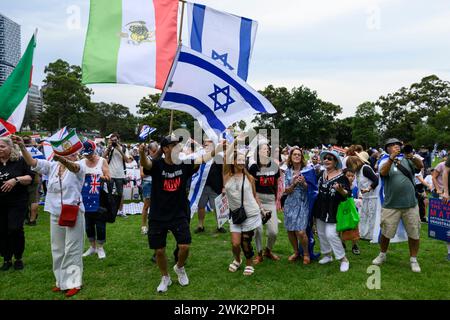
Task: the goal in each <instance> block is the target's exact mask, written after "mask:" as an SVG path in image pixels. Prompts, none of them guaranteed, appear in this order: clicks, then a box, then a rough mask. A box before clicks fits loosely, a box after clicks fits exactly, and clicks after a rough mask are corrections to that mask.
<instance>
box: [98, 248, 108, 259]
mask: <svg viewBox="0 0 450 320" xmlns="http://www.w3.org/2000/svg"><path fill="white" fill-rule="evenodd" d="M97 255H98V258H99V259H105V258H106V253H105V249H103V248H98V249H97Z"/></svg>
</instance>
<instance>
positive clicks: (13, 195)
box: [0, 158, 35, 202]
mask: <svg viewBox="0 0 450 320" xmlns="http://www.w3.org/2000/svg"><path fill="white" fill-rule="evenodd" d="M26 175H29V176H31V179H34V175H35V174H34V172H33V171H31V168H30V166H29V165H27V163H26V162H25V160H24V159H23V158H20V159H19V160H17V161H10V160H8V161H7V162H6V165H3V164H0V187H1V186H2V185H3V183H5V182H6V181H8V180H10V179H13V178H16V177H22V176H26ZM27 190H28V188H27V186H24V185H22V184H20V183H18V184H16V185H15V186H14V188H12V189H11V191H10V192H3V191H1V189H0V199H1V201H2V202H3V201H7V202H16V201H28V191H27Z"/></svg>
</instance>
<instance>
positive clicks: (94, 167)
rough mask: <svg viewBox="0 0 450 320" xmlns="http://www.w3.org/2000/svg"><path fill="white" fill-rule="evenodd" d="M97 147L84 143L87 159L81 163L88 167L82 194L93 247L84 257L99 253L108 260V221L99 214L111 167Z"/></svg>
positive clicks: (100, 257) (83, 151)
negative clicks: (98, 153) (104, 187)
mask: <svg viewBox="0 0 450 320" xmlns="http://www.w3.org/2000/svg"><path fill="white" fill-rule="evenodd" d="M95 149H96V145H95V143H94V142H93V141H91V140H86V141H85V142H84V143H83V150H82V151H81V155H82V156H84V157H85V159H82V160H81V161H80V163H82V164H83V165H84V166H86V175H85V178H84V185H83V189H82V190H81V193H82V195H83V203H84V209H85V215H84V216H85V221H86V236H87V237H88V239H89V242H90V244H91V246H90V247H89V249H87V251H86V252H85V253H84V254H83V257H87V256H90V255H92V254H95V253H97V255H98V258H99V259H104V258H106V253H105V250H104V249H103V245H104V244H105V242H106V219H105V217H104V216H102V215H101V214H100V212H99V209H100V192H101V188H102V186H103V182H105V181H109V180H110V179H111V176H110V174H109V165H108V162H107V161H106V159H104V158H102V157H99V156H98V155H97V154H96V153H95Z"/></svg>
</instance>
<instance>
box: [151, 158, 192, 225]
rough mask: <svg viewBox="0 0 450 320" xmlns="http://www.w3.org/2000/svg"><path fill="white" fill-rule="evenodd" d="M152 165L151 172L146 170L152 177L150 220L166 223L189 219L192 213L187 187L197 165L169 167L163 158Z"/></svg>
mask: <svg viewBox="0 0 450 320" xmlns="http://www.w3.org/2000/svg"><path fill="white" fill-rule="evenodd" d="M152 163H153V164H152V168H151V170H147V169H144V174H145V175H150V176H152V193H151V204H150V213H149V220H150V221H164V222H166V221H171V220H174V219H177V218H187V217H188V215H189V213H190V211H189V200H188V197H187V194H186V187H187V183H188V182H189V181H190V180H191V177H192V175H193V174H194V173H195V170H194V166H195V165H194V164H184V163H182V164H173V165H169V164H167V163H166V162H165V161H164V159H163V158H159V159H157V160H153V161H152Z"/></svg>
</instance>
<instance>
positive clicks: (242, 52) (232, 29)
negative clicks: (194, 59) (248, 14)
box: [186, 2, 258, 81]
mask: <svg viewBox="0 0 450 320" xmlns="http://www.w3.org/2000/svg"><path fill="white" fill-rule="evenodd" d="M187 17H188V41H187V42H186V43H188V45H189V47H190V48H192V49H193V50H195V51H197V52H200V53H203V54H204V55H206V56H209V57H211V58H212V59H213V60H216V62H217V63H220V64H223V65H224V66H225V67H227V68H228V69H229V70H231V71H233V72H234V73H236V74H237V75H238V76H239V77H240V78H241V79H243V80H245V81H247V77H248V69H249V65H250V58H251V56H252V51H253V44H254V43H255V38H256V31H257V29H258V22H256V21H254V20H251V19H248V18H243V17H239V16H236V15H234V14H230V13H226V12H222V11H218V10H215V9H213V8H210V7H207V6H204V5H201V4H198V3H190V2H187Z"/></svg>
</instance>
